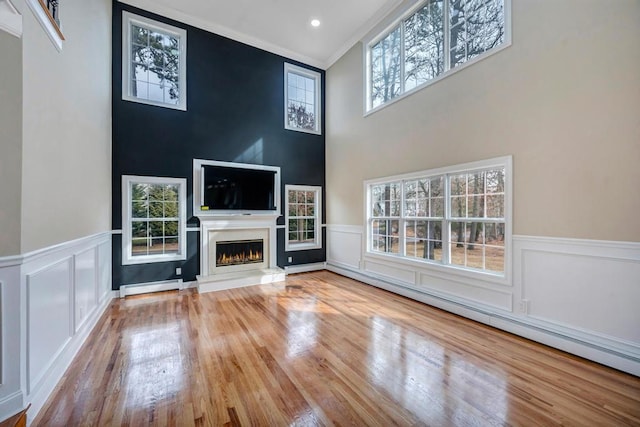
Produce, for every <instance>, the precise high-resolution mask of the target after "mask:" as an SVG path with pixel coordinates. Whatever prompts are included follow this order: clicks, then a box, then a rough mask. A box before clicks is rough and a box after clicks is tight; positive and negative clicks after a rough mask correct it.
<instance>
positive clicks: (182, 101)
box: [121, 10, 187, 111]
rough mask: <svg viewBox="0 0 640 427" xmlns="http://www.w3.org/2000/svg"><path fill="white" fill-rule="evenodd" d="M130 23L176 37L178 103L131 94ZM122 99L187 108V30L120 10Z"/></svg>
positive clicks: (182, 109) (184, 109) (176, 108)
mask: <svg viewBox="0 0 640 427" xmlns="http://www.w3.org/2000/svg"><path fill="white" fill-rule="evenodd" d="M131 24H135V25H137V26H140V27H144V28H146V29H149V30H152V31H157V32H159V33H162V34H168V35H171V36H173V37H175V38H177V39H178V44H179V51H178V61H179V64H178V68H179V69H178V88H179V92H178V103H177V104H172V103H167V102H159V101H153V100H150V99H144V98H138V97H136V96H133V95H131V78H130V77H129V76H130V75H131V61H132V59H131ZM121 77H122V78H121V80H122V99H123V100H125V101H132V102H138V103H141V104H148V105H155V106H157V107H165V108H171V109H174V110H180V111H186V110H187V31H186V30H185V29H183V28H178V27H174V26H172V25H169V24H165V23H163V22H158V21H154V20H153V19H149V18H145V17H144V16H139V15H135V14H133V13H131V12H127V11H126V10H125V11H122V76H121Z"/></svg>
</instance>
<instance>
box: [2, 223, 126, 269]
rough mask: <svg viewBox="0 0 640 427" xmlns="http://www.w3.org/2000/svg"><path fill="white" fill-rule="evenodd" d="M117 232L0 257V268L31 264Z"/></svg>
mask: <svg viewBox="0 0 640 427" xmlns="http://www.w3.org/2000/svg"><path fill="white" fill-rule="evenodd" d="M117 231H118V230H115V231H103V232H100V233H96V234H91V235H89V236H85V237H80V238H78V239H74V240H69V241H67V242H63V243H58V244H55V245H52V246H47V247H46V248H41V249H36V250H34V251H31V252H27V253H25V254H21V255H11V256H6V257H0V268H5V267H11V266H14V265H20V264H23V263H26V262H32V261H35V260H37V259H38V258H41V257H45V256H48V255H51V254H52V253H55V252H59V251H63V250H66V249H67V248H68V247H69V246H70V245H74V246H75V245H82V244H86V243H89V242H90V241H92V240H99V239H105V238H109V237H111V235H112V234H118V233H117Z"/></svg>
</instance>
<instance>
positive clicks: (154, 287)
mask: <svg viewBox="0 0 640 427" xmlns="http://www.w3.org/2000/svg"><path fill="white" fill-rule="evenodd" d="M181 289H184V286H183V282H182V279H176V280H165V281H162V282H147V283H136V284H132V285H122V286H120V290H119V294H120V298H125V297H127V296H129V295H140V294H150V293H153V292H164V291H172V290H181Z"/></svg>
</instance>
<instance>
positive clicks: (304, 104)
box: [284, 63, 322, 134]
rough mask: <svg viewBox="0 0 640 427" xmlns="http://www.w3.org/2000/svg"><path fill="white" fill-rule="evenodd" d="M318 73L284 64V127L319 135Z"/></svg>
mask: <svg viewBox="0 0 640 427" xmlns="http://www.w3.org/2000/svg"><path fill="white" fill-rule="evenodd" d="M320 92H321V91H320V73H317V72H315V71H311V70H307V69H306V68H301V67H296V66H295V65H291V64H287V63H285V64H284V99H285V104H286V105H285V107H284V127H285V129H289V130H297V131H300V132H309V133H316V134H320V133H321V132H322V131H321V129H322V128H321V116H320V107H321V103H320Z"/></svg>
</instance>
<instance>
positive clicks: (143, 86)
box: [122, 12, 187, 110]
mask: <svg viewBox="0 0 640 427" xmlns="http://www.w3.org/2000/svg"><path fill="white" fill-rule="evenodd" d="M122 44H123V45H122V99H125V100H128V101H135V102H142V103H145V104H152V105H159V106H163V107H168V108H174V109H178V110H186V109H187V96H186V94H187V88H186V67H187V66H186V54H187V32H186V31H185V30H183V29H181V28H176V27H173V26H171V25H167V24H164V23H161V22H156V21H153V20H151V19H148V18H144V17H142V16H137V15H133V14H131V13H129V12H123V13H122Z"/></svg>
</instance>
